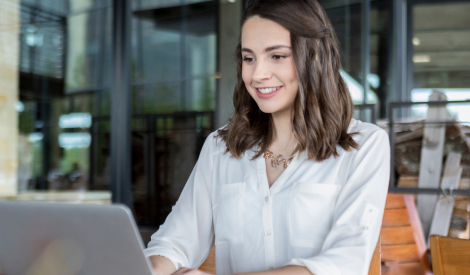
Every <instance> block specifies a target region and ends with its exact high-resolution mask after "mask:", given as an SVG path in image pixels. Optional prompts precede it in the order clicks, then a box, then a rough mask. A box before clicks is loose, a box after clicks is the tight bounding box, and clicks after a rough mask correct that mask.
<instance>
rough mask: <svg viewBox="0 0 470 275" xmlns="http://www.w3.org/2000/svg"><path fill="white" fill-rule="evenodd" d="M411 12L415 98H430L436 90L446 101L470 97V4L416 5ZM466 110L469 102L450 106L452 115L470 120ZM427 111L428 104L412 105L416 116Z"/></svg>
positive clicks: (462, 119)
mask: <svg viewBox="0 0 470 275" xmlns="http://www.w3.org/2000/svg"><path fill="white" fill-rule="evenodd" d="M412 13H413V34H412V43H411V44H412V47H413V49H412V52H413V55H412V61H413V65H414V70H413V80H414V86H413V89H412V91H411V99H412V101H428V98H429V96H430V95H431V93H432V92H433V90H439V91H441V92H444V93H445V94H446V96H447V100H452V101H455V100H469V99H470V63H469V62H468V60H470V30H469V28H468V26H469V25H470V17H469V16H468V14H469V13H470V3H468V2H441V3H425V4H415V5H413V10H412ZM429 18H432V20H429ZM450 19H452V20H450ZM467 109H468V105H450V106H448V112H449V115H450V116H452V117H454V118H455V119H457V120H459V121H470V113H469V112H468V110H467ZM426 111H427V106H416V107H414V108H413V114H414V115H415V116H424V115H425V114H426Z"/></svg>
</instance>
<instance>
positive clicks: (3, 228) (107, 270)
mask: <svg viewBox="0 0 470 275" xmlns="http://www.w3.org/2000/svg"><path fill="white" fill-rule="evenodd" d="M143 249H144V244H143V242H142V239H141V237H140V233H139V231H138V229H137V226H136V224H135V222H134V219H133V217H132V213H131V212H130V210H129V209H128V208H127V207H125V206H123V205H73V204H55V203H33V202H1V201H0V266H1V268H2V269H3V272H4V273H5V274H8V275H39V274H49V275H59V274H60V275H72V274H73V275H75V274H87V275H89V274H99V275H117V274H142V275H152V274H153V272H152V271H151V265H150V262H149V260H148V259H147V258H146V257H145V256H144V253H143Z"/></svg>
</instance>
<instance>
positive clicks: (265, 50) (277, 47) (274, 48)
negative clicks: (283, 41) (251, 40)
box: [242, 45, 291, 53]
mask: <svg viewBox="0 0 470 275" xmlns="http://www.w3.org/2000/svg"><path fill="white" fill-rule="evenodd" d="M280 48H288V49H290V48H291V47H288V46H283V45H275V46H271V47H267V48H266V49H264V52H270V51H274V50H277V49H280ZM242 52H248V53H253V51H252V50H250V49H248V48H242Z"/></svg>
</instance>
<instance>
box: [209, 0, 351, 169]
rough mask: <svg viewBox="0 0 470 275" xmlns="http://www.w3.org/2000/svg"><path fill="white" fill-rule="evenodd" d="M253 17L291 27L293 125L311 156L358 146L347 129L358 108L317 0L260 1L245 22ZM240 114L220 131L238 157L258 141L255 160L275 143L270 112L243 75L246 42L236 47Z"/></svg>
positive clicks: (335, 153) (236, 93) (237, 108)
mask: <svg viewBox="0 0 470 275" xmlns="http://www.w3.org/2000/svg"><path fill="white" fill-rule="evenodd" d="M252 16H259V17H261V18H264V19H269V20H272V21H274V22H276V23H278V24H279V25H281V26H283V27H284V28H286V29H287V30H289V31H290V39H291V47H292V54H293V58H294V63H295V69H296V73H297V79H298V82H299V90H298V93H297V95H296V98H295V101H294V108H293V115H292V120H291V122H292V125H293V127H292V129H293V134H294V136H295V138H296V139H297V141H298V145H297V147H296V149H295V152H294V153H296V152H302V151H305V150H306V151H307V153H308V158H309V159H311V160H315V161H323V160H325V159H328V158H330V157H331V156H332V155H333V156H335V157H336V156H338V151H337V146H338V145H339V146H340V147H342V148H343V149H344V150H346V151H349V150H351V148H357V147H358V144H357V143H356V142H355V141H354V140H353V138H352V135H354V134H355V133H349V134H348V133H347V131H348V127H349V123H350V121H351V119H352V116H353V112H354V105H353V102H352V100H351V96H350V95H349V91H348V88H347V86H346V84H345V82H344V81H343V79H342V77H341V75H340V71H339V70H340V68H341V60H340V55H339V50H338V42H337V38H336V35H335V33H334V30H333V27H332V25H331V23H330V21H329V19H328V17H327V15H326V13H325V11H324V10H323V8H322V7H321V6H320V4H319V3H318V2H317V1H316V0H275V1H273V0H258V1H256V0H255V1H252V2H251V3H249V4H248V6H247V7H246V9H245V13H244V16H243V19H242V26H243V24H244V23H245V22H246V21H247V20H248V19H249V18H251V17H252ZM236 63H237V82H236V84H235V91H234V93H233V103H234V107H235V112H234V115H233V117H232V118H231V119H230V120H229V123H228V124H227V125H226V127H224V128H223V129H220V130H219V131H218V137H221V138H222V140H223V141H224V142H225V144H226V146H227V149H226V152H230V153H231V154H232V155H233V156H234V157H236V158H240V157H241V155H242V154H243V153H244V152H245V151H246V150H248V149H250V148H252V147H253V146H255V145H257V144H258V143H259V147H258V148H257V150H258V151H257V152H256V154H255V156H254V157H253V159H255V158H257V157H259V156H260V155H261V154H263V152H264V151H265V150H266V149H267V148H268V147H269V145H270V144H271V142H272V141H273V135H274V124H273V121H272V117H271V114H267V113H263V112H262V111H261V110H260V109H259V107H258V105H257V104H256V102H255V101H254V99H253V98H252V97H251V96H250V94H249V93H248V91H247V89H246V87H245V84H244V82H243V79H242V55H241V41H240V42H239V43H238V46H237V49H236Z"/></svg>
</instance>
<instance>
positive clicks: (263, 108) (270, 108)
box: [258, 105, 282, 114]
mask: <svg viewBox="0 0 470 275" xmlns="http://www.w3.org/2000/svg"><path fill="white" fill-rule="evenodd" d="M258 108H259V109H260V110H261V112H263V113H265V114H273V113H277V112H279V111H281V110H282V109H281V108H279V107H276V106H262V105H261V106H260V105H258Z"/></svg>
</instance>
